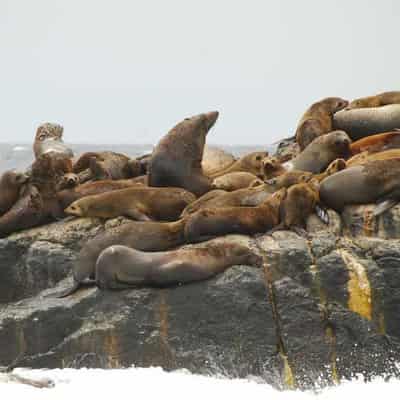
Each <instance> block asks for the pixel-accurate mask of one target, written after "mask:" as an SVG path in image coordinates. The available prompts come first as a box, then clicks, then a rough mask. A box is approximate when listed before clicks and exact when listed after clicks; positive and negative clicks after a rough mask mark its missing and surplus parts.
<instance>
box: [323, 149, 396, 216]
mask: <svg viewBox="0 0 400 400" xmlns="http://www.w3.org/2000/svg"><path fill="white" fill-rule="evenodd" d="M377 154H379V153H377ZM399 173H400V158H392V159H387V160H375V161H371V162H368V163H366V164H364V165H356V166H352V167H350V168H347V169H345V170H343V171H340V172H338V173H336V174H334V175H332V176H329V177H328V178H326V179H324V181H323V182H322V183H321V187H320V197H321V200H322V202H323V203H324V204H325V205H327V206H328V207H330V208H333V209H334V210H336V211H338V212H341V211H342V210H343V208H344V207H345V206H346V205H348V204H369V203H375V202H379V203H380V204H379V205H378V206H377V207H376V209H375V211H374V215H375V216H377V215H380V214H381V213H383V212H384V211H386V210H387V209H389V208H390V207H392V206H393V205H395V204H396V203H397V202H398V201H399V200H400V180H399Z"/></svg>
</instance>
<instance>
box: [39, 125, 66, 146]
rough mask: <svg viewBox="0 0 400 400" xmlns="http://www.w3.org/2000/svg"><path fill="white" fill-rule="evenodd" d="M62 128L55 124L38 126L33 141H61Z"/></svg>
mask: <svg viewBox="0 0 400 400" xmlns="http://www.w3.org/2000/svg"><path fill="white" fill-rule="evenodd" d="M63 132H64V128H63V127H62V126H61V125H59V124H55V123H51V122H46V123H44V124H42V125H40V126H39V127H38V128H37V130H36V136H35V141H39V142H44V141H45V140H58V141H62V135H63Z"/></svg>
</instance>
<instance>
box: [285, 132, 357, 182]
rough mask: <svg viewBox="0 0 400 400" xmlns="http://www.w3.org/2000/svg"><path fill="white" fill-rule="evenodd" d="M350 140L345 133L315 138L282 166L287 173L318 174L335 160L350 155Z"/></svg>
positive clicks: (334, 133)
mask: <svg viewBox="0 0 400 400" xmlns="http://www.w3.org/2000/svg"><path fill="white" fill-rule="evenodd" d="M350 144H351V139H350V138H349V137H348V135H347V134H346V132H343V131H333V132H330V133H327V134H326V135H323V136H320V137H317V138H316V139H314V140H313V141H312V143H310V144H309V145H308V146H307V148H306V149H305V150H304V151H302V152H301V153H300V154H299V155H298V156H297V157H295V158H294V159H292V160H290V161H287V162H286V163H284V164H283V167H285V168H286V169H287V170H288V171H291V170H301V171H308V172H312V173H313V174H318V173H320V172H323V171H324V170H325V168H326V167H327V166H328V165H329V164H330V163H331V162H332V161H334V160H336V159H337V158H347V157H348V156H349V155H350Z"/></svg>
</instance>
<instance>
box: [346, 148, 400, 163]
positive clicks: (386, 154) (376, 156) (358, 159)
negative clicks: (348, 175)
mask: <svg viewBox="0 0 400 400" xmlns="http://www.w3.org/2000/svg"><path fill="white" fill-rule="evenodd" d="M392 158H400V149H390V150H385V151H380V152H378V153H369V152H368V151H364V152H362V153H359V154H356V155H355V156H353V157H351V158H350V159H348V160H347V161H346V165H347V167H354V166H355V165H363V164H367V163H369V162H371V161H376V160H390V159H392Z"/></svg>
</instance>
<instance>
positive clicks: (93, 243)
mask: <svg viewBox="0 0 400 400" xmlns="http://www.w3.org/2000/svg"><path fill="white" fill-rule="evenodd" d="M185 222H186V221H185V219H181V220H178V221H176V222H152V221H150V222H138V221H133V222H130V223H128V224H123V225H120V226H117V227H114V228H111V229H109V230H107V231H106V232H104V233H102V234H100V235H98V236H96V237H95V238H94V239H92V240H89V241H88V242H87V243H85V245H84V246H83V247H82V249H81V251H80V252H79V254H78V257H77V260H76V262H75V263H74V265H73V268H72V275H73V279H74V283H73V286H72V287H71V288H69V289H67V290H66V291H65V292H63V293H61V294H59V297H66V296H69V295H71V294H72V293H74V292H76V291H77V290H78V289H79V288H80V287H81V286H83V285H84V284H85V282H87V280H88V279H89V280H93V279H94V278H95V266H96V261H97V258H98V256H99V255H100V253H101V252H102V251H103V250H104V249H106V248H107V247H109V246H112V245H117V244H118V245H123V246H128V247H131V248H133V249H137V250H141V251H163V250H169V249H172V248H174V247H176V246H179V245H181V244H183V243H184V242H185V236H184V227H185Z"/></svg>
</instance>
